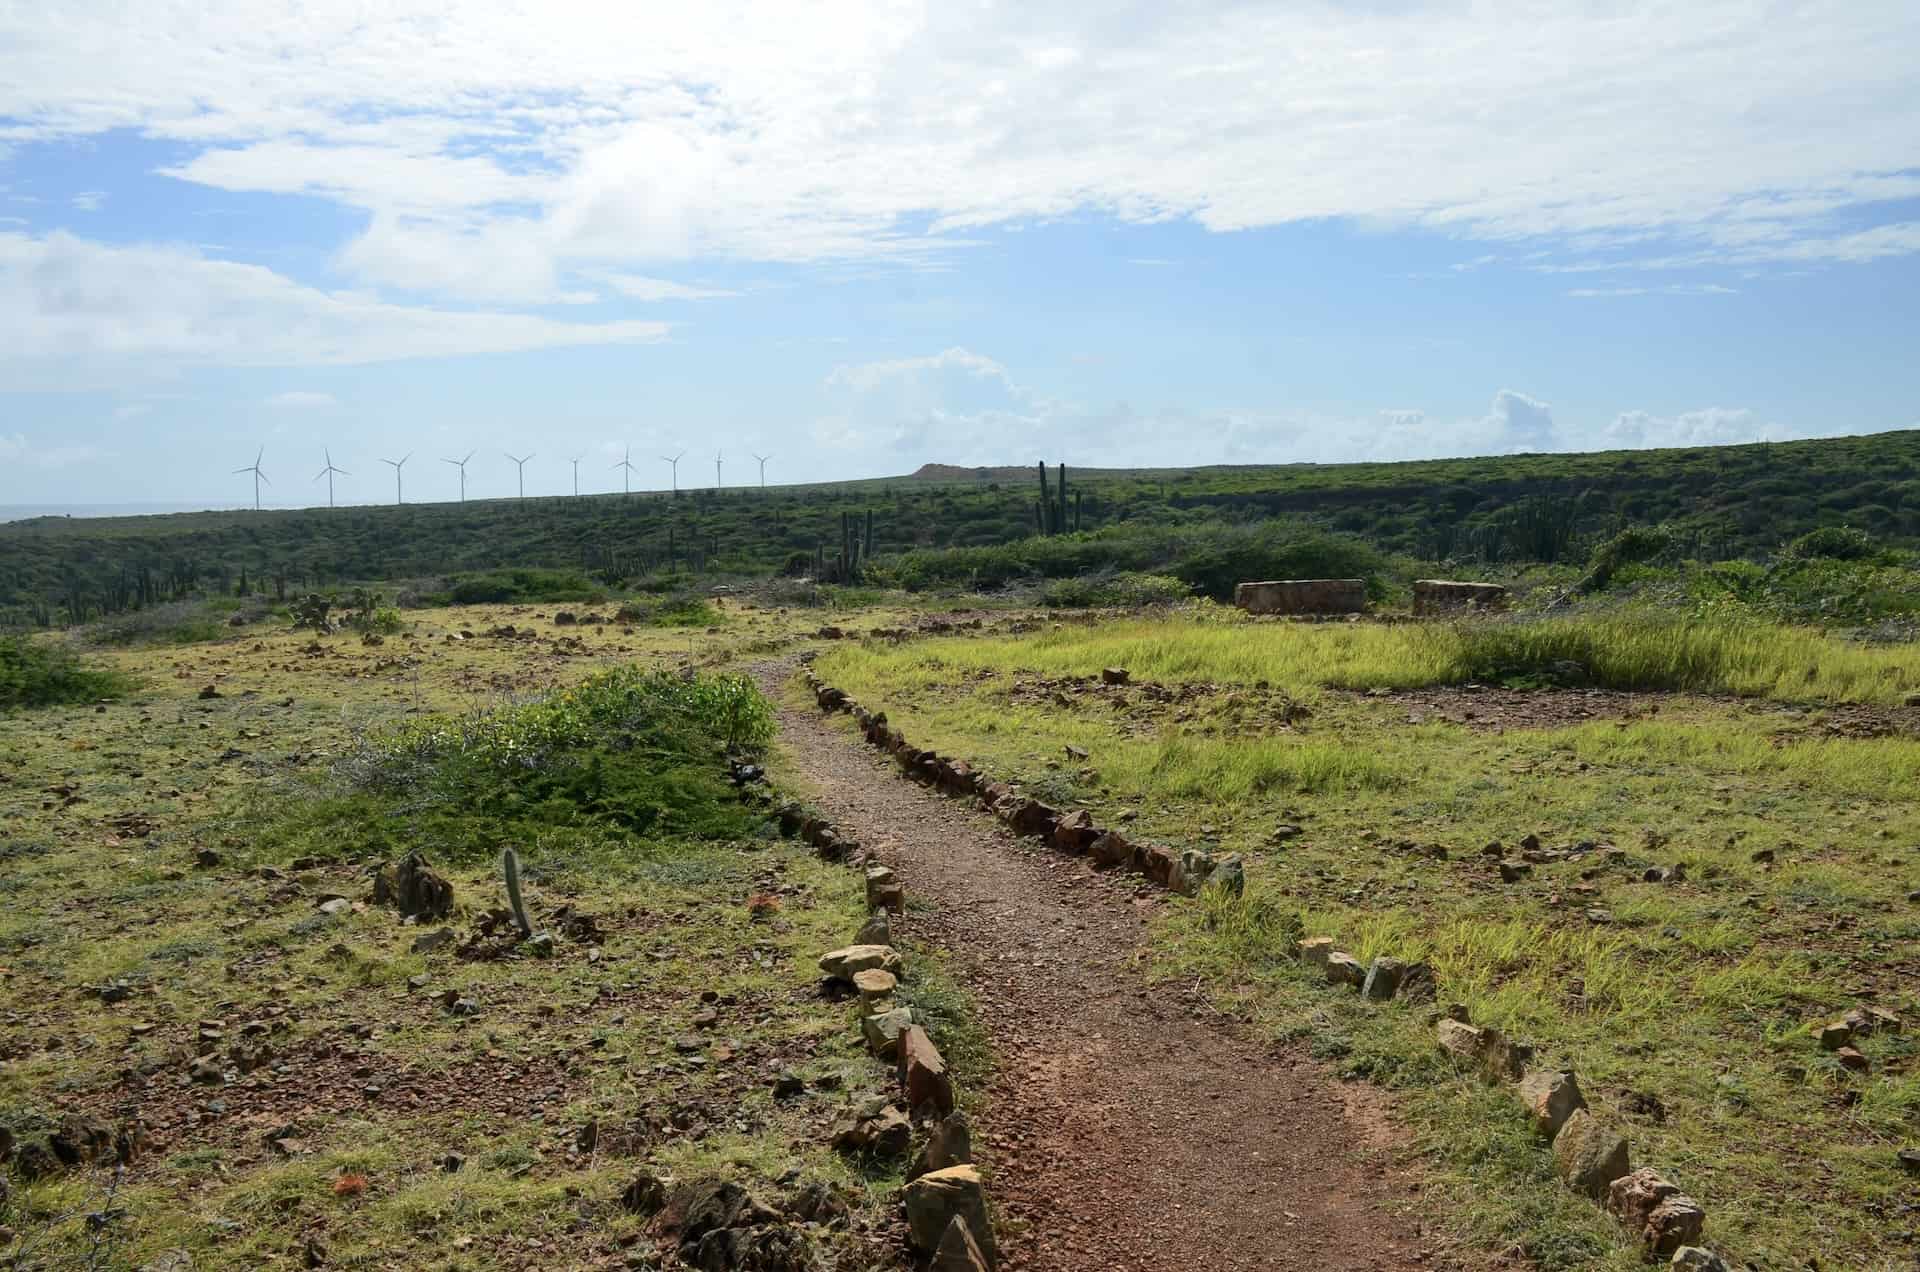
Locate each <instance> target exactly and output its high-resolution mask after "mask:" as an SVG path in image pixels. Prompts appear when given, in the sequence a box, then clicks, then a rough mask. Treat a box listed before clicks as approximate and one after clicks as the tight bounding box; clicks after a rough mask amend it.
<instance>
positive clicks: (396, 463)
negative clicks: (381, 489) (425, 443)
mask: <svg viewBox="0 0 1920 1272" xmlns="http://www.w3.org/2000/svg"><path fill="white" fill-rule="evenodd" d="M412 458H413V452H412V451H408V452H407V453H406V454H404V455H402V456H401V457H400V458H398V459H383V460H381V461H380V462H381V463H383V464H391V465H392V466H393V502H395V503H397V504H398V503H405V502H406V500H404V499H402V498H401V497H400V470H401V468H403V467H405V465H406V462H407V461H408V460H410V459H412Z"/></svg>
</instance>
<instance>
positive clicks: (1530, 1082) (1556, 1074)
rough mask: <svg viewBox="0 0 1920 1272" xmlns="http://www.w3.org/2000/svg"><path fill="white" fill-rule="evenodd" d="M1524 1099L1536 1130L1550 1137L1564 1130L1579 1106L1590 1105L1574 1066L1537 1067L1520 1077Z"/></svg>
mask: <svg viewBox="0 0 1920 1272" xmlns="http://www.w3.org/2000/svg"><path fill="white" fill-rule="evenodd" d="M1520 1102H1521V1103H1522V1104H1524V1105H1526V1106H1527V1115H1528V1116H1529V1117H1531V1118H1532V1119H1533V1126H1534V1129H1535V1130H1537V1131H1539V1132H1540V1133H1541V1134H1542V1135H1544V1136H1546V1137H1547V1138H1548V1139H1552V1138H1553V1137H1554V1136H1556V1135H1558V1134H1559V1133H1560V1128H1561V1127H1562V1126H1565V1125H1566V1122H1567V1119H1568V1118H1569V1117H1572V1116H1573V1114H1574V1111H1575V1110H1576V1109H1584V1108H1586V1107H1587V1097H1586V1096H1584V1095H1582V1094H1581V1093H1580V1080H1579V1079H1578V1078H1576V1077H1575V1076H1574V1074H1573V1071H1572V1070H1570V1069H1562V1070H1552V1069H1536V1070H1534V1071H1533V1072H1531V1073H1529V1074H1527V1076H1526V1077H1524V1078H1522V1079H1520Z"/></svg>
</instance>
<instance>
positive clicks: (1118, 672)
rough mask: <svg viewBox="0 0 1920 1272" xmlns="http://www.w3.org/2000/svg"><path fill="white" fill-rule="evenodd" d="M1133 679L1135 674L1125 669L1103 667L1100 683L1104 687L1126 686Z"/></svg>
mask: <svg viewBox="0 0 1920 1272" xmlns="http://www.w3.org/2000/svg"><path fill="white" fill-rule="evenodd" d="M1132 678H1133V673H1132V672H1130V671H1128V670H1127V669H1126V668H1125V667H1102V668H1101V669H1100V683H1101V684H1103V685H1124V684H1126V683H1127V681H1129V680H1131V679H1132Z"/></svg>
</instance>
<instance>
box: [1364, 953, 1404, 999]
mask: <svg viewBox="0 0 1920 1272" xmlns="http://www.w3.org/2000/svg"><path fill="white" fill-rule="evenodd" d="M1406 970H1407V965H1406V964H1405V963H1402V962H1401V961H1400V960H1399V959H1397V958H1388V957H1387V956H1386V955H1385V954H1382V955H1381V956H1380V957H1378V958H1376V959H1374V960H1373V964H1372V965H1371V966H1370V967H1368V968H1367V979H1366V980H1365V981H1364V982H1363V983H1362V984H1361V986H1360V996H1361V997H1362V998H1366V999H1370V1000H1372V1001H1373V1002H1377V1003H1383V1002H1386V1001H1387V1000H1388V999H1389V998H1392V997H1393V996H1394V995H1395V994H1397V993H1399V992H1400V979H1401V977H1402V976H1404V975H1405V974H1406Z"/></svg>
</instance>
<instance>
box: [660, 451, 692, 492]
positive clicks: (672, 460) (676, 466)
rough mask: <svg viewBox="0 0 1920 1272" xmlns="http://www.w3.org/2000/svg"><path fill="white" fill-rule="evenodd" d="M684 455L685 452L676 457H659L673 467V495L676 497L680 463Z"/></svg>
mask: <svg viewBox="0 0 1920 1272" xmlns="http://www.w3.org/2000/svg"><path fill="white" fill-rule="evenodd" d="M686 453H687V452H685V451H681V452H680V454H678V455H662V456H661V457H660V458H661V459H663V460H665V461H666V462H667V463H669V464H672V465H673V493H674V494H676V495H677V494H679V493H680V461H681V459H683V458H684V457H685V456H686Z"/></svg>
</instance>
